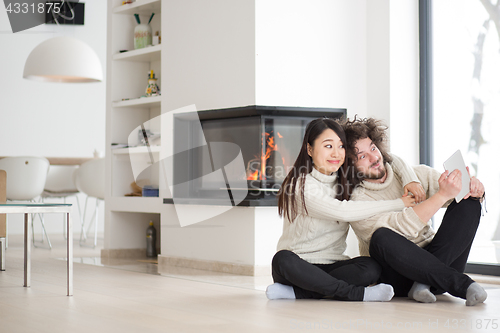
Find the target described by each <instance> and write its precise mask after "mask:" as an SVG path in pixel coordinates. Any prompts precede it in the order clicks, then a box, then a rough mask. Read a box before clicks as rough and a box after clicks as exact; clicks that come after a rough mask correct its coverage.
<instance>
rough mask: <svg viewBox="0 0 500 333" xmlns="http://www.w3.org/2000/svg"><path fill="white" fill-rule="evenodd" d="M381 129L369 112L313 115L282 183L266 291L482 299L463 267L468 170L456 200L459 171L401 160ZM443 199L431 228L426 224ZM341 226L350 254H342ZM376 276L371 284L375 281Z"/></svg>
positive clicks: (471, 206)
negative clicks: (337, 117)
mask: <svg viewBox="0 0 500 333" xmlns="http://www.w3.org/2000/svg"><path fill="white" fill-rule="evenodd" d="M386 129H387V128H386V127H385V126H383V125H382V124H381V122H380V121H377V120H375V119H372V118H368V119H356V118H355V119H354V120H353V121H349V120H347V121H343V122H342V124H341V125H339V123H337V122H336V121H334V120H332V119H327V118H323V119H316V120H314V121H312V122H311V123H309V125H308V126H307V128H306V132H305V135H304V140H303V143H302V147H301V150H300V153H299V156H298V157H297V160H296V161H295V163H294V165H293V168H292V170H291V171H290V172H289V173H288V175H287V177H286V178H285V180H284V181H283V184H282V187H281V190H280V194H279V203H278V209H279V213H280V215H281V216H283V217H284V222H283V235H282V236H281V238H280V240H279V242H278V252H277V253H276V254H275V256H274V258H273V262H272V276H273V279H274V282H275V283H274V284H272V285H270V286H269V287H268V288H267V290H266V295H267V297H268V298H269V299H280V298H281V299H283V298H284V299H303V298H315V299H319V298H330V299H336V300H344V301H389V300H391V299H392V297H393V296H394V295H395V296H408V297H409V298H410V299H414V300H415V301H418V302H423V303H431V302H435V301H436V297H435V295H436V294H442V293H444V292H448V293H450V294H451V295H453V296H456V297H460V298H463V299H465V300H466V305H475V304H478V303H482V302H484V301H485V299H486V296H487V295H486V292H485V291H484V289H483V288H482V287H481V286H480V285H479V284H478V283H476V282H474V281H473V280H472V279H471V278H470V277H469V276H467V275H465V274H464V270H465V265H466V262H467V258H468V256H469V252H470V249H471V245H472V241H473V239H474V236H475V234H476V230H477V228H478V225H479V219H480V216H481V203H480V202H481V201H482V199H483V198H484V186H483V184H481V182H480V181H479V180H478V179H477V178H475V177H471V182H470V192H469V193H468V194H467V195H466V197H465V198H464V200H462V201H460V203H457V202H456V201H455V200H454V199H453V198H454V197H455V196H456V195H457V194H458V192H459V191H460V189H461V174H460V171H458V170H455V171H453V172H449V171H445V172H444V173H442V174H440V173H439V172H438V171H436V170H434V169H432V168H430V167H428V166H425V165H419V166H415V167H410V166H408V165H407V164H406V163H405V162H404V161H402V160H401V159H399V158H398V157H397V156H394V155H389V154H388V152H387V149H386V134H385V130H386ZM443 206H445V207H447V210H446V214H445V215H444V218H443V221H442V223H441V226H440V227H439V230H438V231H437V232H435V231H434V230H433V229H432V228H431V227H430V225H429V220H430V219H431V217H432V216H433V215H434V214H435V213H436V212H437V211H438V210H439V208H441V207H443ZM349 224H350V226H351V228H352V229H353V230H354V232H355V234H356V236H357V238H358V241H359V250H360V254H361V256H360V257H357V258H353V259H349V257H347V256H346V255H344V251H345V249H346V237H347V232H348V229H349ZM377 283H378V284H377Z"/></svg>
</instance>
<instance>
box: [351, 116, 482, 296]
mask: <svg viewBox="0 0 500 333" xmlns="http://www.w3.org/2000/svg"><path fill="white" fill-rule="evenodd" d="M343 128H344V130H345V132H346V136H347V144H346V153H347V154H349V155H350V157H351V160H352V161H353V162H352V163H353V165H352V166H351V168H352V169H351V171H353V172H350V173H349V175H348V176H349V177H350V181H351V182H353V183H354V184H355V185H356V187H355V189H354V191H353V193H352V196H351V199H352V200H363V201H369V200H390V199H394V198H397V197H400V196H401V195H403V194H404V193H405V192H404V189H403V184H402V183H401V179H400V178H399V177H398V175H397V174H396V173H394V172H393V170H392V167H391V165H390V164H389V163H388V162H390V160H391V156H390V155H389V154H388V152H387V135H386V129H387V127H386V126H384V125H383V123H382V122H381V121H379V120H376V119H373V118H366V119H357V118H354V120H352V121H350V120H346V121H344V122H343ZM413 170H414V172H415V175H414V177H415V178H414V180H415V182H418V183H420V185H418V186H415V187H414V189H413V190H412V193H411V194H412V195H414V196H415V197H416V199H417V200H416V201H417V202H421V203H420V204H418V205H417V206H415V207H412V208H405V209H404V210H403V211H400V212H390V213H383V214H378V215H375V216H373V217H371V218H368V219H365V220H363V221H357V222H353V223H351V227H352V229H353V230H354V232H355V233H356V236H357V238H358V241H359V249H360V254H361V255H370V256H371V257H373V258H374V259H376V260H377V261H378V262H379V263H380V264H381V265H382V268H383V272H382V275H381V278H380V280H381V281H380V282H383V283H387V284H391V285H392V286H393V287H394V291H395V295H396V296H408V297H409V298H410V299H414V300H416V301H418V302H422V303H432V302H435V301H436V297H435V294H440V293H444V292H448V293H450V294H451V295H453V296H456V297H460V298H463V299H465V300H466V305H469V306H470V305H476V304H478V303H482V302H484V300H485V299H486V297H487V295H486V292H485V291H484V289H483V288H482V287H481V286H480V285H479V284H478V283H476V282H474V281H473V280H472V279H471V278H470V277H468V276H467V275H465V274H463V273H464V270H465V265H466V262H467V258H468V256H469V252H470V248H471V245H472V241H473V239H474V236H475V234H476V230H477V227H478V226H479V220H480V216H481V204H480V202H481V201H482V199H483V198H484V186H483V184H482V183H481V182H480V181H479V180H478V179H477V178H475V177H471V185H470V192H469V193H468V194H467V196H466V197H465V198H464V199H463V200H462V201H460V203H457V202H456V201H455V200H454V199H453V198H454V197H455V196H456V195H457V194H458V192H459V191H460V189H461V174H460V171H459V170H454V171H453V172H451V173H450V172H448V171H445V172H444V173H442V174H440V173H439V172H438V171H437V170H435V169H432V168H430V167H428V166H426V165H419V166H415V167H413ZM441 207H447V211H446V214H445V215H444V218H443V221H442V223H441V226H440V228H439V230H438V231H437V232H435V231H434V230H433V229H432V228H431V226H430V224H429V220H430V219H431V218H432V216H433V215H434V214H435V213H436V212H437V211H438V210H439V208H441Z"/></svg>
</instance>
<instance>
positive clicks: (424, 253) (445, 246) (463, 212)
mask: <svg viewBox="0 0 500 333" xmlns="http://www.w3.org/2000/svg"><path fill="white" fill-rule="evenodd" d="M480 217H481V204H480V203H479V201H478V200H474V199H471V198H469V199H467V200H462V201H461V202H460V203H458V204H457V203H456V201H453V203H452V204H450V206H449V207H448V209H447V210H446V213H445V215H444V217H443V222H442V223H441V226H440V227H439V230H438V231H437V233H436V235H435V236H434V238H433V240H432V242H431V243H430V244H428V245H427V246H425V247H424V248H420V247H419V246H417V245H415V244H414V243H412V242H411V241H409V240H407V239H406V238H405V237H403V236H401V235H399V234H398V233H396V232H394V231H392V230H390V229H387V228H380V229H378V230H376V231H375V232H374V233H373V235H372V239H371V241H370V256H371V257H372V258H374V259H375V260H377V261H378V262H379V263H380V265H381V266H382V273H381V275H380V282H383V283H387V284H390V285H392V286H393V287H394V292H395V296H407V295H408V292H409V291H410V289H411V287H412V285H413V282H414V281H417V282H420V283H423V284H427V285H430V286H431V287H432V288H431V291H432V292H434V293H435V294H440V293H443V292H448V293H450V294H451V295H453V296H457V297H461V298H464V299H465V296H466V293H467V288H468V287H469V286H470V285H471V283H473V282H474V281H473V280H472V279H471V278H469V277H468V276H467V275H465V274H463V272H464V271H465V265H466V263H467V258H468V257H469V252H470V249H471V246H472V241H473V240H474V237H475V235H476V231H477V228H478V226H479V220H480Z"/></svg>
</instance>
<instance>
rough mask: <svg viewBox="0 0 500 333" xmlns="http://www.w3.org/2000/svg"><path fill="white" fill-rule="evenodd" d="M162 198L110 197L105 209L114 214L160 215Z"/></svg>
mask: <svg viewBox="0 0 500 333" xmlns="http://www.w3.org/2000/svg"><path fill="white" fill-rule="evenodd" d="M163 206H164V205H163V198H159V197H110V198H108V199H107V200H106V208H107V209H109V210H111V211H114V212H134V213H160V212H161V210H162V209H164V208H163Z"/></svg>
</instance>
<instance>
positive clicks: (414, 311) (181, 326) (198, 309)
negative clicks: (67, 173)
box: [0, 235, 500, 333]
mask: <svg viewBox="0 0 500 333" xmlns="http://www.w3.org/2000/svg"><path fill="white" fill-rule="evenodd" d="M58 238H60V239H59V240H58ZM52 240H53V243H54V246H55V248H54V249H53V250H51V251H49V250H45V249H34V250H33V259H32V286H31V288H24V287H23V286H22V284H23V249H22V238H21V237H19V236H12V237H10V240H9V248H8V250H7V265H6V271H4V272H0V332H2V333H14V332H22V333H28V332H37V333H39V332H51V333H53V332H68V333H76V332H85V333H89V332H106V333H112V332H118V333H124V332H125V333H126V332H148V333H153V332H214V333H224V332H311V331H312V332H322V331H338V330H343V331H345V330H354V331H373V330H376V331H405V332H406V331H408V332H436V331H443V332H457V331H458V332H460V331H461V332H470V331H478V332H486V331H494V332H500V284H498V285H497V284H487V283H482V285H483V287H485V288H486V289H487V292H488V299H487V300H486V303H485V304H480V305H478V306H474V307H466V306H465V304H464V301H463V300H461V299H457V298H454V297H452V296H449V295H443V296H438V302H436V303H434V304H419V303H416V302H414V301H410V300H408V299H403V298H400V299H393V300H392V301H391V302H388V303H363V302H337V301H326V300H321V301H314V300H300V301H292V300H278V301H269V300H267V298H266V296H265V294H264V290H265V286H266V285H267V284H268V283H270V282H271V278H270V277H269V276H265V277H258V278H254V277H244V276H235V275H229V274H215V273H211V272H206V271H200V270H192V269H176V268H173V269H172V271H171V272H169V274H168V276H160V275H157V274H156V272H155V269H154V267H155V266H154V264H151V263H148V262H138V261H133V262H131V261H121V262H120V261H116V262H113V263H108V265H104V266H103V265H102V263H100V260H99V258H96V257H98V255H99V249H95V250H94V249H85V248H80V247H79V246H78V243H77V242H75V262H76V263H75V265H74V286H75V290H74V296H73V297H67V296H65V291H66V287H65V283H66V281H65V267H66V266H65V262H64V260H62V258H63V257H64V255H65V251H64V240H63V239H62V236H61V235H54V236H53V237H52ZM79 262H81V263H79ZM475 278H477V276H476V277H475ZM496 281H497V280H495V279H493V280H491V281H490V282H496ZM487 325H488V326H487ZM495 328H496V329H495Z"/></svg>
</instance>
